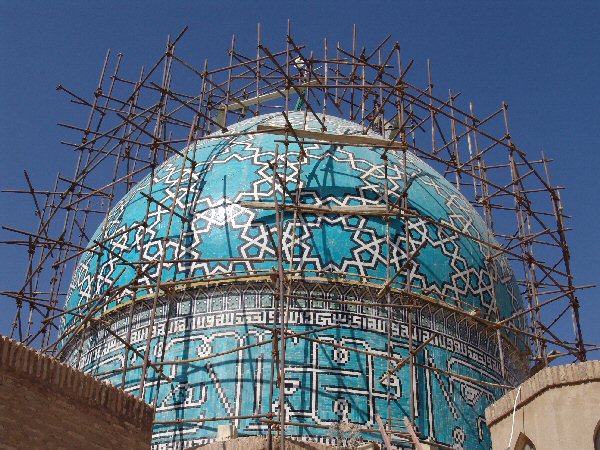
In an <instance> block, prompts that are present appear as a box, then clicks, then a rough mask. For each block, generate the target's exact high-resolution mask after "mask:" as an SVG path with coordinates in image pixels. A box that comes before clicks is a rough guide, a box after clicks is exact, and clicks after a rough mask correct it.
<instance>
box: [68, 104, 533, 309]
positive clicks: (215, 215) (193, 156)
mask: <svg viewBox="0 0 600 450" xmlns="http://www.w3.org/2000/svg"><path fill="white" fill-rule="evenodd" d="M289 120H290V122H291V124H292V125H293V126H294V128H304V129H306V130H313V131H320V130H321V125H320V124H319V123H318V122H317V121H316V120H315V119H314V118H312V119H311V117H310V115H308V116H307V117H305V114H304V113H303V112H294V113H290V114H289ZM324 121H325V123H326V126H327V133H335V134H348V135H359V134H361V127H360V126H358V125H356V124H354V123H352V122H349V121H347V120H343V119H339V118H336V117H332V116H325V118H324ZM259 125H268V126H276V127H283V126H285V125H286V123H285V120H284V119H283V117H282V115H281V114H279V113H276V114H269V115H262V116H258V117H253V118H250V119H247V120H245V121H243V122H240V123H238V124H236V125H233V126H231V127H229V131H228V132H227V133H226V136H225V137H220V136H219V135H220V134H221V133H215V134H214V137H211V138H209V139H204V140H200V141H198V142H196V143H195V144H193V147H192V148H191V149H190V150H189V153H188V158H189V159H190V160H193V161H194V162H195V167H194V170H191V169H190V166H191V163H190V162H189V161H188V163H187V164H186V167H185V168H184V171H183V175H182V179H181V185H180V186H179V190H178V192H177V184H178V179H179V177H180V173H181V166H182V162H183V160H184V158H183V155H179V156H173V157H172V158H170V159H169V160H167V161H166V162H165V163H163V164H162V165H161V166H159V167H158V168H157V169H156V173H155V176H154V178H153V179H152V180H151V177H150V176H147V177H146V178H145V179H143V180H142V181H141V182H140V183H139V184H137V186H135V187H134V188H133V189H132V190H131V191H130V192H129V193H127V195H125V197H124V198H122V199H121V201H119V202H118V203H117V204H116V205H115V206H114V208H113V209H112V211H111V212H110V213H109V215H108V217H107V220H106V222H104V223H103V224H102V225H101V226H100V227H99V228H98V230H97V231H96V233H95V234H94V236H93V238H92V241H100V242H102V246H100V247H99V250H100V252H96V253H94V252H86V253H84V254H83V255H82V257H81V259H80V262H79V264H78V266H77V268H76V269H75V272H74V276H73V280H72V284H71V287H70V290H69V293H68V302H67V308H73V307H75V306H77V305H80V304H84V303H86V302H87V301H89V300H90V299H91V298H92V296H93V295H94V294H98V293H102V292H104V291H105V290H106V289H108V288H109V287H112V289H113V290H119V288H122V287H123V286H125V288H124V289H121V291H119V293H118V295H116V296H114V301H112V302H110V303H107V304H106V306H105V312H106V311H107V310H109V309H111V308H114V307H117V306H118V305H119V303H121V302H123V301H126V300H127V299H128V298H129V297H130V296H131V293H132V289H131V288H129V287H127V285H128V283H130V282H131V280H132V279H134V277H135V275H136V272H135V267H138V268H139V270H140V271H141V272H142V274H143V275H142V276H141V277H140V281H141V283H142V284H144V283H146V284H151V283H155V282H156V279H155V278H156V273H157V271H158V267H157V264H156V261H157V260H158V259H159V258H160V255H161V252H162V251H166V256H165V259H166V261H167V263H165V264H164V267H163V270H162V281H165V282H167V281H177V280H184V279H185V280H194V279H201V278H202V277H206V276H207V275H210V276H211V279H217V278H219V277H223V276H226V275H231V274H233V273H235V274H236V275H239V276H243V275H245V274H246V275H248V274H258V273H261V272H268V271H269V270H271V269H272V268H273V266H275V265H276V262H275V261H274V259H275V257H276V255H275V252H274V245H273V243H274V242H276V240H277V230H276V227H275V214H274V211H273V210H268V209H263V210H261V209H252V208H247V207H245V206H244V205H245V203H244V202H257V201H259V202H266V203H269V202H271V203H272V202H273V192H272V179H273V175H272V174H273V171H272V169H271V167H270V164H271V163H272V162H273V160H274V156H275V148H276V146H279V164H280V165H282V164H283V161H284V158H283V152H284V150H283V149H284V145H283V144H282V143H281V141H282V140H283V137H282V136H277V135H273V134H264V133H261V134H252V133H251V132H252V131H256V129H257V126H259ZM248 132H250V133H248ZM246 133H248V134H246ZM371 134H372V135H375V134H374V133H371ZM375 136H376V135H375ZM278 141H279V142H278ZM304 148H305V152H306V157H305V158H304V159H303V160H302V162H301V163H300V162H299V153H300V149H299V147H298V146H297V145H294V144H291V145H290V146H289V155H288V164H287V167H286V172H285V176H286V187H287V189H288V192H289V193H290V194H293V195H295V192H296V188H297V182H298V174H299V173H300V175H299V182H300V186H301V193H300V199H299V200H300V203H302V204H308V205H319V206H327V207H330V206H331V207H336V206H358V205H369V206H373V205H385V195H386V189H385V175H384V165H383V159H382V156H383V154H384V150H383V149H381V148H368V147H359V146H343V147H341V146H335V145H319V144H307V145H305V146H304ZM387 153H388V154H387V156H388V180H389V181H388V183H389V186H388V190H389V191H388V195H389V203H390V204H393V203H394V202H396V201H397V200H398V197H399V195H401V194H402V192H403V189H404V173H403V171H402V167H403V163H402V152H401V151H388V152H387ZM406 167H407V174H406V176H407V179H408V180H409V181H408V182H409V189H408V203H409V209H410V210H412V211H414V212H416V215H415V217H414V218H413V219H411V221H410V223H409V230H410V239H409V240H408V242H409V244H408V252H409V254H412V253H414V252H415V251H417V249H419V253H418V256H417V257H416V258H413V261H414V264H412V265H411V266H410V280H411V288H412V289H411V290H412V291H413V292H417V293H424V294H426V295H428V296H430V297H432V298H436V299H440V300H443V301H447V302H450V303H453V304H457V303H460V304H461V305H462V306H466V307H467V308H469V307H473V308H478V309H480V310H481V311H482V312H483V314H484V316H486V317H488V316H489V317H495V312H494V310H495V308H496V307H497V308H498V314H499V317H500V318H505V317H508V316H510V315H512V314H513V313H514V312H515V311H516V310H518V309H519V308H520V307H521V306H520V305H521V299H520V295H519V292H518V289H517V286H516V284H515V281H514V278H513V274H512V271H511V270H510V267H509V265H508V263H507V261H506V258H505V257H504V256H502V255H501V256H495V257H494V258H493V259H492V262H489V261H486V257H488V256H490V250H489V247H488V246H486V245H485V243H486V242H491V243H492V244H495V241H494V238H493V237H490V236H491V234H490V233H488V232H487V230H486V227H485V224H484V223H483V221H482V219H481V217H480V216H479V215H478V214H477V212H476V211H475V210H474V209H473V207H472V206H471V205H470V204H469V202H468V201H467V200H466V199H465V197H464V196H463V195H462V194H461V193H460V192H459V191H458V190H457V189H456V188H455V187H454V186H453V185H451V184H450V183H449V182H448V181H447V180H446V179H444V178H443V177H442V176H441V175H440V174H439V173H437V172H436V171H435V170H434V169H432V168H431V167H430V166H429V165H427V164H426V163H424V162H423V161H422V160H420V159H419V158H417V157H416V156H414V155H413V154H411V153H410V152H407V165H406ZM281 173H283V172H281ZM277 189H278V190H279V192H278V201H279V202H281V201H282V200H281V199H282V196H281V188H280V185H279V183H278V185H277ZM176 192H177V199H176V202H177V204H176V207H175V212H174V216H173V221H172V224H171V227H170V235H169V236H168V239H167V240H168V242H167V243H166V250H163V249H162V246H163V245H165V238H166V236H165V233H166V230H167V227H168V222H169V209H168V208H170V207H171V205H172V202H173V201H174V196H175V193H176ZM150 194H151V196H152V197H153V198H154V199H156V200H157V201H158V202H159V203H158V202H154V201H149V199H148V195H150ZM286 202H287V203H291V201H290V198H289V195H288V196H287V200H286ZM147 209H148V222H147V224H146V226H144V217H145V216H146V210H147ZM285 218H286V219H288V220H286V222H285V224H284V229H283V241H282V245H283V259H284V261H287V262H288V265H287V266H286V268H289V261H290V260H292V256H293V270H297V271H304V276H305V277H315V278H322V277H327V276H329V277H332V276H335V277H336V278H338V279H340V278H341V279H346V280H349V281H355V282H362V283H371V284H383V283H384V282H385V280H386V267H387V266H386V259H387V257H388V254H389V259H390V269H391V276H393V275H394V274H395V273H396V271H398V270H399V269H402V271H403V272H406V268H405V267H404V268H403V264H404V262H406V259H407V248H406V242H407V239H406V236H405V226H404V222H403V220H402V219H400V218H398V217H395V218H392V219H391V220H390V221H389V222H386V221H385V220H384V218H382V217H377V216H360V215H340V214H331V215H327V214H309V213H304V214H300V215H299V217H298V221H297V222H296V225H295V226H294V225H293V221H292V220H289V219H292V218H293V212H292V211H291V210H289V211H287V212H286V213H285ZM387 226H389V227H390V243H389V246H388V244H387V241H386V233H387V232H386V227H387ZM468 236H471V237H472V238H474V239H471V238H469V237H468ZM180 237H181V238H182V239H181V244H178V242H179V238H180ZM496 245H497V244H496ZM292 249H293V251H292ZM99 253H101V254H99ZM292 253H293V255H292ZM236 258H238V259H239V258H243V259H246V260H237V261H236V260H235V259H236ZM186 260H190V261H191V262H187V261H186ZM170 261H173V262H170ZM127 262H129V263H132V264H127ZM405 282H406V278H405V275H404V273H402V274H401V275H399V276H397V277H396V278H395V280H394V285H395V286H398V287H401V286H403V284H404V283H405ZM144 289H145V288H143V287H142V288H140V289H139V290H138V292H137V295H138V296H139V295H140V294H143V293H144ZM71 319H72V318H71Z"/></svg>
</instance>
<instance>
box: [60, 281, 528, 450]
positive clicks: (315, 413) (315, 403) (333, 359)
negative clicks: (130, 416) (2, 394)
mask: <svg viewBox="0 0 600 450" xmlns="http://www.w3.org/2000/svg"><path fill="white" fill-rule="evenodd" d="M295 294H296V295H298V296H301V297H305V298H306V299H298V300H295V301H294V302H292V304H291V307H292V309H291V314H290V321H289V323H290V330H291V332H292V333H300V332H303V331H306V330H307V329H310V328H312V327H315V328H316V327H323V326H327V325H333V324H337V325H340V328H339V329H333V330H327V331H323V332H320V333H317V334H316V335H312V337H317V336H318V337H319V338H320V339H322V340H324V341H326V342H331V343H334V344H340V345H343V346H345V347H351V348H356V349H359V350H367V351H370V352H375V353H377V354H378V355H382V356H383V355H387V352H388V349H387V327H388V315H387V311H386V310H384V309H381V308H375V307H370V306H369V302H371V301H373V300H375V295H376V290H374V289H368V288H361V287H352V286H344V285H341V286H336V285H335V284H327V285H321V284H319V283H298V286H297V287H296V290H295ZM326 300H333V301H340V300H341V301H348V300H350V301H360V302H361V303H363V304H358V305H356V304H340V303H331V302H327V301H326ZM393 300H394V301H395V302H397V303H398V304H399V305H403V299H402V297H400V296H399V295H398V294H396V296H395V297H394V298H393ZM127 310H128V308H124V309H123V311H115V312H113V313H111V314H109V315H108V316H107V317H109V318H110V319H111V322H112V324H113V325H112V327H111V328H112V330H113V331H115V332H116V333H118V334H119V335H121V336H125V335H126V334H127V331H128V328H129V322H128V311H127ZM407 314H408V310H407V309H406V308H405V307H399V308H396V309H395V312H394V315H393V317H392V320H391V326H392V335H393V339H392V347H393V352H392V354H393V355H394V356H395V357H397V358H402V357H405V356H406V355H407V354H408V325H407V323H408V316H407ZM274 317H275V311H274V310H273V297H272V294H271V293H270V286H269V284H267V283H265V284H261V283H255V284H254V286H248V285H247V284H241V285H233V284H232V285H227V286H222V287H220V288H216V289H212V288H211V289H198V290H193V291H192V290H190V291H188V292H186V293H185V294H182V295H181V296H179V297H178V298H177V300H175V301H171V303H170V304H169V303H168V302H167V300H166V299H161V302H160V304H159V308H158V316H157V318H158V319H157V323H156V326H155V333H154V335H155V338H154V339H153V343H152V347H151V352H152V353H151V354H152V357H153V360H155V361H156V360H158V361H161V360H163V361H169V360H175V359H191V358H201V357H206V356H208V355H210V354H212V353H218V352H224V351H227V350H229V349H234V348H237V347H240V346H246V345H251V344H258V343H260V342H267V343H266V344H264V345H260V346H256V347H252V348H248V349H246V350H242V351H237V352H234V353H231V354H228V355H225V356H219V357H215V358H210V359H205V360H200V361H196V362H191V363H188V364H182V365H173V364H171V365H166V366H165V367H164V369H165V373H167V374H168V375H169V376H170V377H172V378H173V381H172V382H167V381H164V380H163V381H161V382H160V384H159V381H158V380H159V378H158V376H156V374H155V373H154V372H153V371H152V370H150V374H151V375H152V376H151V381H150V382H149V383H148V384H147V386H148V391H147V392H146V397H147V399H148V400H149V401H152V399H153V398H154V396H155V394H156V391H157V390H158V402H157V415H156V420H157V421H171V420H175V419H196V418H213V417H225V416H251V415H256V414H261V413H262V414H264V413H267V412H269V405H270V404H272V410H273V411H275V412H276V411H277V410H278V408H279V403H278V392H279V390H278V389H277V388H275V390H274V393H273V396H272V397H271V396H270V395H269V382H270V379H271V363H272V360H271V358H272V353H271V352H272V348H271V344H270V340H271V337H272V336H271V333H270V332H269V331H267V330H264V329H261V328H257V327H255V326H254V325H265V324H272V323H274ZM148 318H149V311H148V306H147V305H144V304H143V303H142V304H140V305H139V306H138V307H136V310H135V312H134V314H133V321H132V329H131V331H132V334H131V335H132V344H133V345H134V346H135V347H136V348H138V349H139V350H141V351H143V349H144V345H145V339H146V337H147V332H148V330H147V325H148ZM167 320H168V326H167ZM413 323H414V332H413V338H414V345H419V343H422V342H423V341H424V340H426V339H428V338H429V337H430V336H431V334H435V336H436V337H435V338H434V340H433V341H432V342H431V345H429V346H428V347H427V349H426V350H425V352H423V353H420V354H419V356H418V357H417V358H416V363H417V364H419V365H422V366H430V367H437V368H440V369H443V370H447V371H452V372H455V373H458V374H461V375H466V376H469V377H476V378H478V379H481V380H484V381H489V382H493V383H502V382H503V380H502V376H501V375H500V372H501V370H500V361H499V356H498V348H497V341H496V338H495V337H496V336H495V333H494V332H493V331H490V330H486V329H485V328H484V327H482V326H481V325H477V323H475V322H470V321H467V320H465V319H464V317H463V316H460V315H457V314H455V313H452V312H450V311H448V310H446V309H444V308H441V307H439V306H435V305H429V306H427V307H425V308H423V309H421V310H420V311H419V312H418V313H416V314H415V315H414V322H413ZM167 327H168V330H169V333H168V338H167V339H166V342H165V341H164V336H165V329H167ZM508 350H509V348H507V349H506V350H505V351H507V356H506V360H505V364H506V365H507V367H508V368H509V372H510V373H511V374H513V376H518V374H520V373H522V371H523V367H522V366H521V365H520V363H519V358H518V356H516V355H513V354H511V353H510V352H509V351H508ZM66 353H67V354H68V355H69V357H68V362H69V363H71V364H72V365H75V366H78V367H80V368H82V369H83V370H85V371H86V372H89V373H93V374H97V375H98V376H100V378H104V379H107V380H109V381H110V382H111V383H113V384H116V385H121V382H122V373H121V372H120V371H118V369H121V368H122V367H123V364H124V358H125V349H124V347H123V346H122V345H121V344H120V343H119V342H118V341H117V340H116V339H114V338H113V337H111V335H109V334H108V333H107V332H106V331H105V330H103V329H102V328H96V329H95V330H90V331H89V332H88V333H87V334H86V335H85V337H84V339H83V342H81V341H80V342H77V343H74V344H73V346H72V348H71V349H68V351H67V352H66ZM286 360H287V367H288V369H287V370H286V382H285V395H286V406H287V410H286V417H287V419H286V420H287V421H291V422H297V423H302V424H316V425H324V426H328V425H330V424H331V423H333V422H337V421H350V422H353V423H357V424H363V425H365V426H370V427H372V426H375V419H374V414H375V413H376V412H377V413H379V414H381V415H382V416H383V417H384V418H385V417H386V416H387V411H388V409H387V396H388V393H389V396H390V406H391V413H392V417H394V418H396V419H398V418H400V419H401V418H402V417H404V416H407V415H410V406H409V398H410V393H409V392H410V369H409V367H408V366H405V367H403V368H402V369H400V370H399V371H398V372H397V373H396V374H395V375H394V376H392V377H390V380H389V381H387V380H386V379H384V378H383V374H384V373H385V372H386V370H388V363H387V360H386V359H385V358H382V357H375V356H372V355H365V354H361V353H357V352H353V351H349V350H346V349H340V348H335V347H329V346H327V345H319V344H317V343H314V342H310V341H308V340H305V339H302V338H292V339H290V340H289V341H288V347H287V358H286ZM140 362H141V360H140V358H138V357H137V356H136V355H135V354H133V353H132V352H129V356H128V365H129V366H136V365H139V364H140ZM392 364H393V363H392ZM110 371H116V372H114V373H107V372H110ZM140 372H141V370H139V369H138V370H132V371H129V372H128V374H127V377H126V384H125V386H126V390H128V391H130V392H131V393H133V394H136V393H137V392H138V386H139V377H140ZM414 375H415V386H414V388H415V397H416V423H417V426H418V429H419V430H420V431H421V432H423V433H424V434H425V435H430V436H432V437H434V438H435V439H437V440H438V441H440V442H444V443H446V444H448V445H452V446H454V447H455V448H464V449H474V448H489V447H490V440H489V439H490V437H489V432H488V430H487V428H486V427H485V421H484V416H483V414H484V409H485V407H486V406H487V405H488V404H489V403H491V402H493V401H494V399H496V398H497V397H499V396H500V395H501V394H502V393H501V391H500V390H499V389H495V388H489V387H485V386H482V385H479V384H476V383H472V382H468V381H464V380H461V379H458V378H449V377H448V376H446V375H444V374H440V373H437V372H433V371H429V370H426V369H424V368H422V367H418V366H417V367H416V368H415V372H414ZM231 422H232V423H233V424H235V425H236V426H237V427H238V428H239V431H240V433H241V434H242V435H244V434H264V433H265V432H266V430H267V428H266V425H265V424H264V423H261V422H260V421H259V419H257V418H254V419H242V420H233V421H231ZM226 423H229V421H226V420H223V421H216V422H207V423H206V424H204V425H199V424H197V423H193V422H192V423H188V424H185V425H181V426H174V425H158V426H156V427H155V432H154V443H155V448H157V449H158V448H185V447H187V446H190V445H197V444H202V443H206V442H209V441H210V440H211V439H214V437H215V435H216V427H217V425H218V424H226ZM287 432H288V434H289V435H295V436H298V437H299V438H304V439H312V440H320V441H322V442H327V430H326V429H322V428H308V427H301V426H291V427H289V428H288V430H287ZM364 438H365V439H375V440H379V436H378V435H369V434H365V435H364Z"/></svg>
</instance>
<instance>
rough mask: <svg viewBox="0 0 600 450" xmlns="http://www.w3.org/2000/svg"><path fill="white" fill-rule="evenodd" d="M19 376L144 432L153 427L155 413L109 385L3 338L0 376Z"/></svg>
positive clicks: (150, 408) (141, 402) (129, 395)
mask: <svg viewBox="0 0 600 450" xmlns="http://www.w3.org/2000/svg"><path fill="white" fill-rule="evenodd" d="M2 373H6V374H11V373H12V374H16V375H18V376H20V377H23V378H26V379H29V380H31V381H33V382H35V383H37V384H38V385H40V386H44V387H45V388H47V389H50V390H53V391H56V392H59V393H60V394H61V395H62V396H64V397H66V398H68V399H70V400H71V401H72V402H74V403H78V404H83V405H86V406H88V407H91V408H94V409H97V410H100V411H105V412H106V413H108V414H110V415H112V416H114V417H115V418H117V419H119V420H121V421H124V422H128V423H130V424H132V425H134V426H135V427H138V428H141V429H144V428H148V427H150V429H151V427H152V421H153V419H154V409H153V408H152V406H150V405H148V404H147V403H145V402H144V401H143V400H141V399H138V398H136V397H134V396H133V395H131V394H129V393H127V392H124V391H122V390H121V389H118V388H116V387H114V386H112V385H110V384H109V383H108V382H105V381H101V380H99V379H97V378H95V377H93V376H91V375H88V374H85V373H83V372H81V371H79V370H76V369H74V368H73V367H71V366H68V365H67V364H63V363H61V362H60V361H58V360H57V359H56V358H53V357H51V356H48V355H44V354H42V353H40V352H38V351H36V350H34V349H32V348H28V347H26V346H24V345H23V344H21V343H19V342H16V341H14V340H12V339H10V338H8V337H6V336H2V335H0V374H2Z"/></svg>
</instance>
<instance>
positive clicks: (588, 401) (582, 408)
mask: <svg viewBox="0 0 600 450" xmlns="http://www.w3.org/2000/svg"><path fill="white" fill-rule="evenodd" d="M516 397H517V389H514V390H513V391H511V392H509V393H507V394H506V395H505V396H504V397H502V398H501V399H500V400H498V401H497V402H496V403H494V404H492V405H491V406H490V407H489V408H487V410H486V420H487V423H488V426H489V428H490V432H491V435H492V448H493V450H506V449H507V448H509V447H508V444H509V441H510V436H511V427H512V420H513V414H512V411H513V407H514V402H515V398H516ZM599 423H600V361H588V362H584V363H578V364H569V365H565V366H557V367H550V368H546V369H544V370H542V371H541V372H539V373H538V374H536V375H534V376H533V377H532V378H530V379H529V380H527V381H526V382H525V383H523V384H522V385H521V392H520V395H519V398H518V401H517V410H516V413H515V415H514V433H513V439H512V444H511V446H510V450H513V449H517V450H518V449H520V448H522V447H521V445H522V444H523V443H524V442H525V441H526V438H527V439H528V440H529V441H530V442H531V443H532V444H533V445H534V446H535V449H536V450H555V449H577V450H594V435H595V433H596V430H597V426H598V424H599Z"/></svg>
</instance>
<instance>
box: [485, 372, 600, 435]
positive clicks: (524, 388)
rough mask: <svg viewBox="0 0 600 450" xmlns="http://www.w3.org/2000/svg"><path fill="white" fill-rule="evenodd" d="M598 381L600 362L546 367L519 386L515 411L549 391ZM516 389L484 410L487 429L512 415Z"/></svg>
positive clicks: (599, 379) (599, 377) (599, 378)
mask: <svg viewBox="0 0 600 450" xmlns="http://www.w3.org/2000/svg"><path fill="white" fill-rule="evenodd" d="M599 381H600V360H594V361H585V362H579V363H574V364H564V365H561V366H554V367H546V368H545V369H542V370H541V371H539V372H538V373H536V374H535V375H534V376H532V377H531V378H529V379H527V380H525V381H524V382H523V383H522V384H521V394H520V396H519V402H518V403H517V409H519V408H521V407H523V406H525V405H526V404H527V403H529V402H530V401H532V400H533V399H534V398H536V397H538V396H540V395H541V394H543V393H544V392H545V391H547V390H549V389H554V388H558V387H561V386H565V385H574V384H584V383H591V382H599ZM517 392H518V387H517V388H515V389H513V390H512V391H509V392H507V393H506V394H504V396H502V397H501V398H499V399H498V400H497V401H496V402H494V403H492V404H491V405H490V406H488V407H487V408H486V410H485V420H486V422H487V425H488V427H491V426H493V425H494V424H496V423H497V422H499V421H500V420H502V419H503V418H505V417H506V416H508V415H510V414H512V411H513V408H514V405H515V397H516V395H517Z"/></svg>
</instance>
